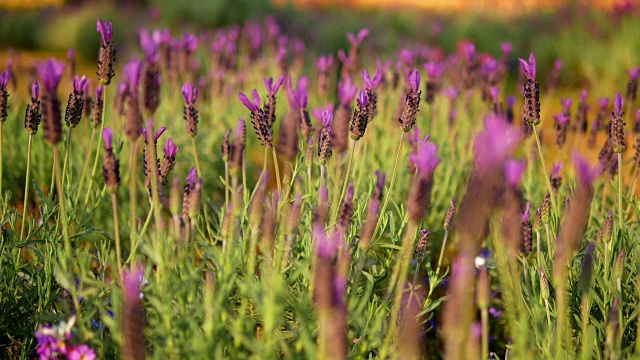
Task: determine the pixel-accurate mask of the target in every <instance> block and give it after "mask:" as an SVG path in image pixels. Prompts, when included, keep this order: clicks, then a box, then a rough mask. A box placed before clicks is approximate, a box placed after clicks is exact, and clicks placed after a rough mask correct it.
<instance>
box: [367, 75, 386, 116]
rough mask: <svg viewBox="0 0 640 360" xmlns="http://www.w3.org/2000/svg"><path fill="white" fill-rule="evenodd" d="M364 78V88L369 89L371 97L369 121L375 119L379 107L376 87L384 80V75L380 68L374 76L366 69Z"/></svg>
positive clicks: (368, 93) (368, 92) (368, 94)
mask: <svg viewBox="0 0 640 360" xmlns="http://www.w3.org/2000/svg"><path fill="white" fill-rule="evenodd" d="M362 79H363V80H364V89H365V90H366V91H367V96H368V97H369V107H368V110H369V121H371V120H373V118H374V117H375V115H376V113H377V107H378V95H377V94H376V89H377V88H378V86H380V81H381V80H382V75H381V73H380V69H376V72H375V74H374V76H373V79H372V78H371V76H369V73H368V72H367V70H366V69H363V70H362Z"/></svg>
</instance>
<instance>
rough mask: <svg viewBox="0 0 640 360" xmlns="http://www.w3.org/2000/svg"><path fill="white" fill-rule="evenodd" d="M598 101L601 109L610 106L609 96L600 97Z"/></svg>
mask: <svg viewBox="0 0 640 360" xmlns="http://www.w3.org/2000/svg"><path fill="white" fill-rule="evenodd" d="M598 101H599V102H600V108H601V109H606V108H607V107H608V106H609V98H600V99H598Z"/></svg>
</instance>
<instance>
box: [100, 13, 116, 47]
mask: <svg viewBox="0 0 640 360" xmlns="http://www.w3.org/2000/svg"><path fill="white" fill-rule="evenodd" d="M96 25H97V28H98V32H99V33H100V35H101V36H102V43H103V44H107V43H110V42H111V39H113V24H111V21H105V22H102V20H100V19H98V23H97V24H96Z"/></svg>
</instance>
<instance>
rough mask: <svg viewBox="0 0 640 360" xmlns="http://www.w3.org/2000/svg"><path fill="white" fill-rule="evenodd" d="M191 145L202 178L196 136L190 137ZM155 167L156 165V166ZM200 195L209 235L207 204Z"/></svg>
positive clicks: (199, 175)
mask: <svg viewBox="0 0 640 360" xmlns="http://www.w3.org/2000/svg"><path fill="white" fill-rule="evenodd" d="M191 146H192V147H193V157H194V159H195V161H196V170H197V171H198V177H200V178H204V174H203V173H202V168H201V167H200V158H199V157H198V149H197V148H196V138H195V137H192V138H191ZM156 167H157V166H156ZM201 197H202V200H203V201H202V211H203V212H204V223H205V226H206V228H207V234H208V235H209V237H212V236H211V229H210V227H209V215H208V212H207V204H206V203H205V201H204V192H203V193H202V194H201Z"/></svg>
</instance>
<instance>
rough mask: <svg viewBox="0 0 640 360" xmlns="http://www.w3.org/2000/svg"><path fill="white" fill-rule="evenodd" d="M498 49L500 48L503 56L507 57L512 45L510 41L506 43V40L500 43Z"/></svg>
mask: <svg viewBox="0 0 640 360" xmlns="http://www.w3.org/2000/svg"><path fill="white" fill-rule="evenodd" d="M500 50H502V55H503V56H504V57H508V56H509V54H511V51H512V50H513V45H511V43H508V42H503V43H502V44H500Z"/></svg>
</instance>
